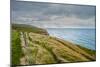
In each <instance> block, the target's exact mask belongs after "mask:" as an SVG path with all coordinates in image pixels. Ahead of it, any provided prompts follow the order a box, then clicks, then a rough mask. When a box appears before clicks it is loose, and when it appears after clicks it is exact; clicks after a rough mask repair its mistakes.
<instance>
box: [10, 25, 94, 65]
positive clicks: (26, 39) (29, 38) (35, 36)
mask: <svg viewBox="0 0 100 67" xmlns="http://www.w3.org/2000/svg"><path fill="white" fill-rule="evenodd" d="M11 33H12V36H11V43H12V44H11V47H12V48H11V49H12V50H11V51H12V55H11V57H12V62H11V63H12V65H30V64H51V63H64V62H81V61H95V50H91V49H87V48H85V47H82V46H79V45H75V44H73V43H71V42H68V41H65V40H62V39H59V38H56V37H52V36H50V35H49V34H48V32H47V31H46V30H45V29H41V28H37V27H33V26H30V25H25V24H12V31H11ZM66 36H67V35H66Z"/></svg>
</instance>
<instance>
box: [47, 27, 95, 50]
mask: <svg viewBox="0 0 100 67" xmlns="http://www.w3.org/2000/svg"><path fill="white" fill-rule="evenodd" d="M47 31H48V33H49V34H50V35H51V36H55V37H58V38H60V39H64V40H67V41H70V42H73V43H75V44H78V45H81V46H83V47H86V48H89V49H92V50H95V49H96V48H95V45H96V40H95V37H96V36H95V29H82V28H48V29H47Z"/></svg>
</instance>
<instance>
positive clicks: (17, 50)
mask: <svg viewBox="0 0 100 67" xmlns="http://www.w3.org/2000/svg"><path fill="white" fill-rule="evenodd" d="M11 34H12V40H11V43H12V44H11V51H12V54H11V57H12V61H11V62H12V64H13V65H17V64H20V58H21V57H22V55H23V53H22V47H21V43H20V42H21V41H20V34H19V32H18V31H15V30H13V31H12V33H11Z"/></svg>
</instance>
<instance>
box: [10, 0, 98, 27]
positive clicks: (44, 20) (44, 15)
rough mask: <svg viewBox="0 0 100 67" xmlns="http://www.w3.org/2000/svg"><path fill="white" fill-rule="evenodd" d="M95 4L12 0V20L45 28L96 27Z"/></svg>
mask: <svg viewBox="0 0 100 67" xmlns="http://www.w3.org/2000/svg"><path fill="white" fill-rule="evenodd" d="M95 9H96V7H95V6H86V5H84V6H82V5H68V4H54V3H39V2H20V1H17V2H15V1H14V0H12V1H11V18H12V20H11V22H12V23H21V24H31V25H34V26H38V27H43V28H95Z"/></svg>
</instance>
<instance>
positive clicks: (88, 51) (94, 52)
mask: <svg viewBox="0 0 100 67" xmlns="http://www.w3.org/2000/svg"><path fill="white" fill-rule="evenodd" d="M77 46H78V47H80V48H81V49H83V50H84V51H86V52H87V53H89V54H90V55H92V56H93V55H96V51H95V50H91V49H87V48H85V47H82V46H80V45H77Z"/></svg>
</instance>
